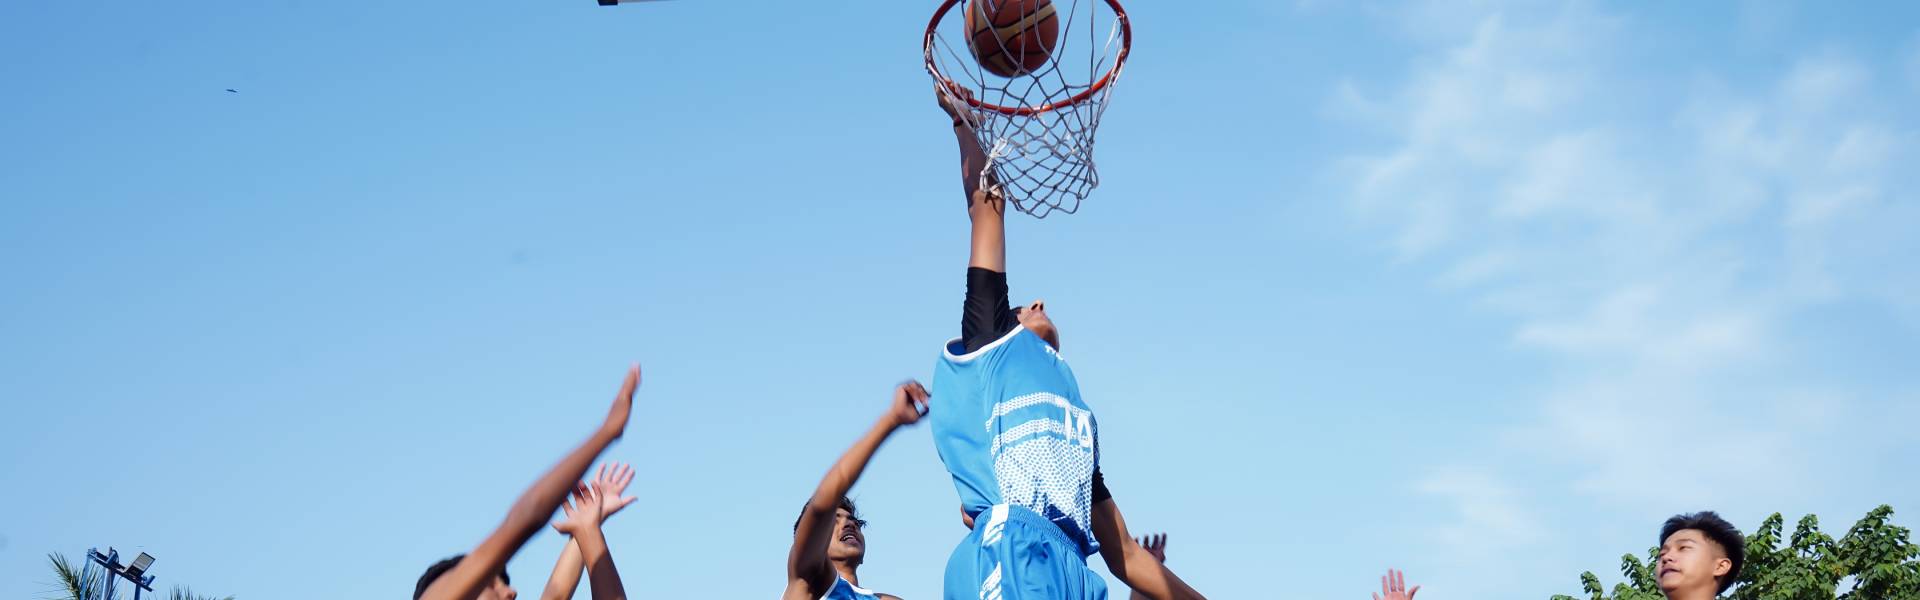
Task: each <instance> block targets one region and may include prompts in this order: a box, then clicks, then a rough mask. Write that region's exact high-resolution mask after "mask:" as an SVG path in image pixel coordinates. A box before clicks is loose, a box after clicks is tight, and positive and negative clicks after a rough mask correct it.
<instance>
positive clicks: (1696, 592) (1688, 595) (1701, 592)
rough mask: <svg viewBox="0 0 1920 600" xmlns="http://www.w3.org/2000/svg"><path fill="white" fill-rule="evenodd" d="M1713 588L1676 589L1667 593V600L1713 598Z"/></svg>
mask: <svg viewBox="0 0 1920 600" xmlns="http://www.w3.org/2000/svg"><path fill="white" fill-rule="evenodd" d="M1714 595H1715V594H1714V593H1713V588H1710V587H1709V588H1703V589H1690V590H1674V591H1673V592H1672V593H1669V594H1667V600H1713V597H1714Z"/></svg>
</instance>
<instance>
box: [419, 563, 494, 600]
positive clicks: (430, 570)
mask: <svg viewBox="0 0 1920 600" xmlns="http://www.w3.org/2000/svg"><path fill="white" fill-rule="evenodd" d="M466 557H467V555H465V554H455V555H453V556H449V557H447V558H443V559H440V562H437V563H433V566H431V567H427V572H425V573H421V574H420V581H419V582H417V583H415V584H413V600H420V596H423V595H426V593H427V586H430V585H433V580H435V579H439V578H440V576H441V575H445V574H447V571H451V570H453V566H454V565H457V564H460V559H462V558H466ZM500 580H501V581H505V582H507V585H513V579H512V578H509V577H507V570H506V569H504V568H503V569H500Z"/></svg>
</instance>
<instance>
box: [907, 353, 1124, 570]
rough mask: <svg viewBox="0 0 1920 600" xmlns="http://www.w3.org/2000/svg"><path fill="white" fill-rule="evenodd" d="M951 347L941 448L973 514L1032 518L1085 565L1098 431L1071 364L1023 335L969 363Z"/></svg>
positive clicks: (937, 405)
mask: <svg viewBox="0 0 1920 600" xmlns="http://www.w3.org/2000/svg"><path fill="white" fill-rule="evenodd" d="M964 350H965V348H964V346H962V345H961V341H960V340H957V339H956V340H953V341H951V342H948V343H947V347H946V350H945V352H943V353H942V356H941V358H940V364H939V365H938V366H937V367H936V368H935V370H934V375H933V405H932V407H933V408H932V411H931V412H929V413H928V417H929V418H931V419H932V420H933V444H934V447H935V448H936V449H938V450H939V452H940V461H941V462H943V463H946V466H947V471H948V472H949V473H952V474H953V485H954V487H955V488H957V489H958V490H959V492H960V502H961V504H962V505H963V506H964V507H965V508H966V511H967V514H968V515H971V516H973V517H974V519H975V521H976V522H978V521H980V518H981V517H980V513H981V512H983V511H986V510H988V509H990V508H992V507H993V506H995V505H1009V506H1014V507H1020V508H1025V509H1027V510H1030V511H1032V513H1033V514H1036V515H1038V516H1040V517H1042V518H1045V519H1046V520H1047V521H1050V522H1052V523H1053V524H1054V525H1056V526H1058V527H1059V529H1060V532H1061V533H1062V534H1064V535H1065V536H1066V538H1067V540H1069V541H1071V542H1072V544H1073V547H1074V550H1075V551H1077V552H1078V553H1079V554H1080V556H1079V557H1078V558H1079V560H1076V561H1075V562H1079V563H1081V565H1082V568H1084V566H1085V557H1087V556H1090V555H1092V554H1093V553H1095V552H1098V551H1099V549H1100V544H1099V542H1097V541H1095V539H1094V537H1093V529H1092V521H1093V516H1092V512H1093V471H1094V467H1096V466H1098V465H1099V464H1100V452H1099V448H1100V444H1099V427H1098V426H1097V425H1096V423H1095V422H1094V419H1093V411H1092V410H1089V409H1088V408H1087V405H1086V403H1085V402H1082V401H1081V400H1080V385H1079V384H1078V383H1077V382H1075V380H1074V378H1073V370H1072V369H1070V368H1068V367H1067V361H1066V359H1063V358H1061V357H1060V353H1059V352H1057V351H1055V350H1054V349H1053V347H1052V346H1049V345H1047V342H1046V341H1045V340H1042V339H1040V336H1038V335H1035V334H1034V333H1033V332H1031V331H1028V330H1027V328H1025V327H1015V328H1014V329H1013V331H1012V332H1010V333H1008V334H1007V335H1006V336H1003V337H1001V338H1000V339H998V340H995V341H994V342H993V343H991V344H988V345H986V346H985V347H983V348H981V349H979V350H977V351H974V352H973V353H970V354H956V352H960V351H964Z"/></svg>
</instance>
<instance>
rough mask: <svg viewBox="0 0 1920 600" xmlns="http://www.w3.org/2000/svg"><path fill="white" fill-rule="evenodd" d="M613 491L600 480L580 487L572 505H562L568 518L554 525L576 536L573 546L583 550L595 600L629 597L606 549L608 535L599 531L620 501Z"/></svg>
mask: <svg viewBox="0 0 1920 600" xmlns="http://www.w3.org/2000/svg"><path fill="white" fill-rule="evenodd" d="M611 492H612V490H610V489H608V488H606V487H604V486H602V485H601V484H600V483H599V482H598V481H596V482H595V483H593V484H581V485H580V487H579V488H578V489H576V490H575V491H574V493H573V502H571V503H568V504H562V505H560V508H561V510H563V511H566V514H567V518H566V519H565V520H563V521H561V522H559V523H555V524H554V529H558V530H560V532H561V533H565V534H567V535H571V536H573V542H574V544H575V545H578V546H579V547H580V558H581V560H582V561H584V562H585V563H586V565H587V577H588V578H589V579H590V580H592V581H593V600H626V598H627V589H626V586H625V585H624V584H622V583H621V582H620V571H619V569H617V568H615V567H614V565H613V553H612V551H610V550H608V549H607V536H606V535H605V534H603V533H602V532H601V530H600V524H601V523H603V522H605V521H606V519H607V514H608V509H610V508H613V507H614V506H616V505H618V503H619V502H620V500H619V498H618V494H614V493H611ZM629 502H630V500H629ZM569 593H571V590H569Z"/></svg>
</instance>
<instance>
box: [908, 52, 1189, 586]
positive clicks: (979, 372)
mask: <svg viewBox="0 0 1920 600" xmlns="http://www.w3.org/2000/svg"><path fill="white" fill-rule="evenodd" d="M961 93H964V92H961ZM936 95H937V96H938V98H939V100H940V106H941V108H942V109H944V110H946V112H947V116H949V117H952V119H953V131H954V137H955V139H956V140H958V142H959V145H960V155H961V161H960V162H961V174H962V182H963V187H964V190H965V195H966V198H967V215H968V216H969V217H970V218H971V219H972V221H973V233H972V252H971V256H970V258H969V260H968V266H967V297H966V303H965V305H964V310H963V312H962V315H961V320H960V337H959V338H957V339H954V340H952V341H949V342H948V343H947V345H946V348H945V349H944V351H943V352H942V356H941V359H940V361H939V364H938V365H937V366H936V368H935V373H934V378H933V388H934V397H937V398H939V399H940V408H939V410H935V411H933V412H932V413H931V419H932V421H933V439H934V447H935V448H936V449H937V450H939V453H940V460H941V462H943V463H945V464H946V467H947V471H948V472H949V473H951V474H952V475H953V483H954V487H955V488H956V489H957V490H958V491H959V493H960V501H961V505H962V512H963V513H964V514H965V516H966V517H969V518H971V519H972V520H973V524H974V527H973V530H972V533H970V534H969V535H968V536H967V538H966V539H965V540H963V541H962V542H961V543H960V545H959V547H957V548H955V549H954V551H953V555H952V556H951V557H950V558H949V559H948V561H947V571H946V597H947V598H948V600H955V599H959V598H966V599H968V600H975V599H1006V600H1027V599H1040V598H1051V599H1059V598H1065V599H1076V600H1077V599H1102V598H1106V596H1107V586H1106V582H1105V580H1104V579H1102V578H1101V577H1100V576H1099V575H1098V574H1096V573H1094V572H1093V571H1092V570H1090V569H1088V568H1087V563H1086V557H1088V556H1092V555H1093V554H1094V553H1096V552H1098V553H1099V554H1100V557H1101V558H1103V559H1105V560H1106V563H1107V569H1108V570H1109V571H1111V572H1112V573H1113V575H1114V576H1115V577H1118V578H1119V579H1120V580H1121V581H1123V582H1125V583H1126V584H1127V586H1128V587H1130V588H1133V589H1134V590H1137V591H1139V592H1141V593H1143V594H1145V595H1146V596H1147V597H1149V598H1153V599H1154V600H1170V599H1173V598H1199V597H1201V596H1200V595H1199V593H1197V592H1195V591H1194V590H1193V588H1192V587H1189V586H1188V585H1187V584H1186V583H1185V582H1183V581H1181V580H1180V578H1179V577H1178V576H1175V575H1174V574H1173V572H1172V571H1169V570H1167V568H1166V567H1165V566H1163V565H1161V564H1160V562H1159V561H1157V560H1154V557H1153V555H1152V554H1151V553H1149V552H1148V551H1147V550H1146V549H1145V548H1143V547H1141V545H1140V544H1139V543H1138V542H1136V541H1134V540H1133V539H1132V538H1131V537H1129V536H1128V533H1127V525H1126V520H1125V519H1123V518H1122V517H1121V515H1120V509H1119V506H1118V505H1116V504H1115V503H1114V501H1113V496H1112V494H1111V493H1109V492H1108V491H1107V489H1106V483H1105V480H1104V478H1103V477H1102V476H1101V475H1100V469H1099V466H1100V464H1099V430H1098V425H1097V423H1096V422H1095V421H1094V418H1093V411H1092V410H1091V409H1089V408H1088V407H1087V404H1086V403H1085V402H1083V401H1082V400H1081V398H1080V386H1079V384H1078V383H1077V382H1076V381H1075V380H1074V377H1073V370H1072V369H1070V368H1068V366H1067V362H1066V359H1065V358H1063V357H1062V356H1061V354H1060V332H1059V330H1058V329H1057V328H1055V327H1054V324H1053V321H1052V319H1050V318H1048V315H1047V305H1046V303H1045V302H1044V301H1040V300H1035V301H1033V302H1032V303H1030V304H1028V305H1026V306H1025V307H1022V308H1021V309H1018V310H1015V309H1014V308H1012V307H1011V306H1009V304H1008V302H1007V276H1006V270H1007V269H1006V220H1005V219H1006V198H1004V197H1002V196H1001V195H1000V194H999V190H998V189H996V188H998V187H999V186H998V185H997V184H995V183H994V181H992V180H989V181H988V182H987V183H988V184H989V185H987V186H986V187H985V188H982V187H981V186H980V183H981V181H980V180H981V172H982V170H983V169H984V168H986V166H987V156H986V153H985V152H983V151H982V150H981V148H980V145H979V143H978V142H977V141H976V140H975V138H974V135H973V131H972V129H973V127H975V126H976V124H977V123H976V122H975V120H974V118H975V117H974V115H973V113H972V112H970V111H969V110H968V108H967V107H965V106H964V105H963V104H962V103H963V102H964V99H961V98H954V97H952V96H950V95H948V94H946V93H944V92H940V91H939V90H938V88H936Z"/></svg>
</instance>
